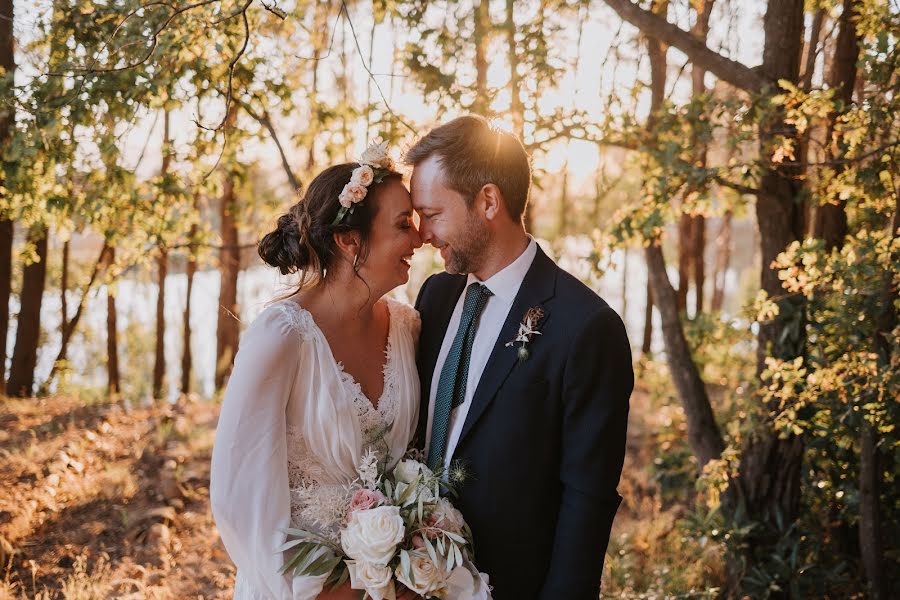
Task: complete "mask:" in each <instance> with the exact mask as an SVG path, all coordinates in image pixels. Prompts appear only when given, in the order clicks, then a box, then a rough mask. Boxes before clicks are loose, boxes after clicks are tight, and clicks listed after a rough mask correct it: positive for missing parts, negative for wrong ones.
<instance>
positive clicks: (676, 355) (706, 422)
mask: <svg viewBox="0 0 900 600" xmlns="http://www.w3.org/2000/svg"><path fill="white" fill-rule="evenodd" d="M645 254H646V257H647V266H648V267H649V268H650V272H649V276H650V285H651V287H652V289H653V303H654V304H655V305H656V308H657V309H658V310H659V314H660V316H661V317H662V331H663V340H664V341H665V344H666V361H667V362H668V364H669V372H670V373H671V374H672V380H673V381H674V382H675V387H676V389H677V390H678V397H679V398H680V400H681V404H682V406H683V407H684V416H685V420H686V421H687V428H688V443H689V444H690V446H691V451H692V452H693V453H694V456H695V457H696V458H697V462H698V463H699V465H698V466H699V467H700V468H703V465H705V464H706V463H707V462H709V461H710V460H713V459H717V458H719V457H720V456H721V455H722V451H723V450H724V449H725V443H724V441H723V440H722V433H721V432H720V431H719V426H718V425H717V424H716V420H715V417H714V416H713V410H712V405H711V404H710V401H709V395H708V394H707V393H706V386H705V385H704V383H703V380H702V379H701V378H700V372H699V371H698V370H697V365H696V364H695V363H694V360H693V358H692V354H691V348H690V346H688V343H687V339H686V338H685V336H684V329H682V326H681V317H680V315H679V313H678V310H677V306H676V302H675V289H674V288H673V287H672V284H671V283H670V282H669V276H668V275H667V274H666V261H665V258H664V257H663V253H662V248H661V247H660V245H659V244H658V243H655V244H652V245H651V246H650V247H649V248H647V249H646V250H645Z"/></svg>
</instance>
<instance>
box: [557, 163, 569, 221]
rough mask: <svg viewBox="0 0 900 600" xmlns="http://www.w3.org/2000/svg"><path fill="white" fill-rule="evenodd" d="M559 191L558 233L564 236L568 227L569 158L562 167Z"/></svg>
mask: <svg viewBox="0 0 900 600" xmlns="http://www.w3.org/2000/svg"><path fill="white" fill-rule="evenodd" d="M561 188H562V189H561V190H560V193H559V235H560V236H564V235H566V232H567V230H568V228H569V223H568V215H569V160H568V159H566V163H565V164H564V165H563V168H562V184H561Z"/></svg>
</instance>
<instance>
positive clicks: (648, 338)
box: [641, 264, 653, 358]
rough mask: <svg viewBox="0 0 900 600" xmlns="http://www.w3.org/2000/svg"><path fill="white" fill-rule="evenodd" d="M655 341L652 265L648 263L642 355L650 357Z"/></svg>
mask: <svg viewBox="0 0 900 600" xmlns="http://www.w3.org/2000/svg"><path fill="white" fill-rule="evenodd" d="M652 342H653V290H652V289H651V286H650V265H649V264H648V265H647V294H646V301H645V302H644V339H643V340H641V355H642V356H643V357H644V358H650V350H651V347H650V346H651V344H652Z"/></svg>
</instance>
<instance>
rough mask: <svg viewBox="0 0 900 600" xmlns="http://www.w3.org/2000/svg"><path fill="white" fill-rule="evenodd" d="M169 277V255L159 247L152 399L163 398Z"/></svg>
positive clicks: (163, 248)
mask: <svg viewBox="0 0 900 600" xmlns="http://www.w3.org/2000/svg"><path fill="white" fill-rule="evenodd" d="M168 275H169V253H168V251H166V249H165V247H163V246H160V247H159V256H158V257H157V259H156V285H157V288H158V293H157V294H156V345H155V352H154V362H153V397H154V398H155V399H159V398H162V397H163V394H164V390H163V384H164V383H165V378H166V278H167V277H168Z"/></svg>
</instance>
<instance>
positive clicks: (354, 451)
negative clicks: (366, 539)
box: [210, 146, 422, 600]
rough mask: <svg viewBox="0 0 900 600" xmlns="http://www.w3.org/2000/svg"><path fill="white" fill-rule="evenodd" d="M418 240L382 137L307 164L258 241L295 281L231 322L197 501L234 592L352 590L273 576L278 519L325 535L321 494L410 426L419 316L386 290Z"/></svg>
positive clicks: (258, 595)
mask: <svg viewBox="0 0 900 600" xmlns="http://www.w3.org/2000/svg"><path fill="white" fill-rule="evenodd" d="M367 155H368V156H367ZM421 245H422V241H421V239H420V238H419V233H418V231H417V230H416V227H415V225H414V224H413V220H412V203H411V201H410V195H409V192H408V191H407V190H406V187H405V186H404V184H403V182H402V178H401V176H400V174H399V173H397V172H396V171H394V170H393V164H392V163H391V161H390V159H389V158H388V157H387V155H386V154H385V153H384V147H383V146H381V147H375V149H374V150H373V149H370V150H368V151H367V152H366V154H364V155H363V157H362V159H361V163H346V164H340V165H335V166H333V167H330V168H328V169H326V170H324V171H323V172H322V173H320V174H319V175H318V176H317V177H316V178H315V179H313V181H312V182H311V183H310V185H309V188H308V189H307V190H306V193H305V194H304V196H303V199H302V200H301V201H300V202H298V203H297V204H296V205H294V206H293V207H291V209H290V212H289V213H288V214H286V215H283V216H281V217H280V218H279V219H278V226H277V228H276V229H275V231H273V232H271V233H269V234H268V235H266V236H265V237H264V238H263V239H262V241H261V242H260V244H259V254H260V256H261V257H262V259H263V260H264V261H265V262H266V263H268V264H269V265H271V266H273V267H277V268H278V269H280V271H281V273H282V274H288V273H299V274H300V278H301V285H300V287H299V289H298V290H297V292H296V293H294V294H293V295H291V296H289V297H287V298H284V299H282V300H280V301H277V302H274V303H273V304H271V305H270V306H268V307H267V308H266V309H265V310H264V311H263V312H262V314H261V315H260V316H259V317H258V318H257V319H256V320H255V321H254V322H253V324H252V325H251V326H250V327H249V329H248V330H247V331H246V332H245V333H244V335H243V337H242V339H241V345H240V351H239V352H238V354H237V357H236V359H235V365H234V371H233V373H232V375H231V379H230V381H229V383H228V388H227V390H226V392H225V399H224V401H223V404H222V412H221V415H220V417H219V424H218V428H217V433H216V441H215V447H214V449H213V456H212V472H211V476H210V499H211V505H212V511H213V515H214V516H215V521H216V525H217V526H218V529H219V533H220V535H221V537H222V541H223V542H224V544H225V548H226V549H227V550H228V554H229V555H230V556H231V559H232V560H233V561H234V563H235V564H236V565H237V567H238V573H237V578H236V581H235V589H234V597H235V598H236V599H238V600H247V599H254V600H256V599H266V600H268V599H278V600H281V599H292V600H307V599H314V598H318V599H342V598H358V597H359V592H357V591H355V590H351V589H350V587H349V585H350V584H349V583H345V584H343V585H342V586H339V587H337V588H332V589H327V590H323V585H324V581H325V576H323V577H292V576H289V575H282V574H280V573H279V571H280V569H281V567H282V565H283V564H284V559H285V557H284V555H283V554H282V553H280V552H276V551H275V550H276V549H277V548H278V547H279V546H280V545H282V543H283V542H284V540H285V537H286V534H285V529H287V528H288V527H297V528H301V529H306V530H314V531H317V532H320V533H322V534H324V535H328V536H332V537H334V536H335V535H337V522H338V519H337V518H335V515H334V514H333V511H332V510H331V508H332V507H333V506H335V502H334V501H333V499H334V498H335V497H336V496H337V497H340V495H341V494H343V493H344V486H345V485H346V484H348V483H349V482H350V481H352V480H353V479H354V478H355V477H356V465H357V464H358V461H359V458H360V457H361V455H362V454H363V453H364V452H365V451H367V450H370V449H371V450H374V451H375V452H377V453H379V455H380V456H381V457H383V458H384V459H386V460H387V462H388V464H389V465H393V464H394V463H395V462H396V461H398V460H399V459H400V458H401V457H402V455H403V454H404V452H405V451H406V448H407V446H408V444H409V442H410V440H411V438H412V436H413V435H414V432H415V431H414V430H415V427H416V422H417V412H418V406H419V380H418V375H417V373H416V364H415V346H416V343H417V339H418V334H419V333H418V332H419V329H420V321H419V316H418V313H417V312H416V311H415V310H414V309H413V308H412V307H410V306H408V305H406V304H402V303H399V302H396V301H394V300H392V299H390V298H387V297H386V296H385V294H386V293H387V292H388V291H390V290H391V289H393V288H395V287H396V286H398V285H401V284H403V283H406V281H407V280H408V278H409V260H410V258H411V257H412V254H413V251H414V250H415V249H416V248H418V247H420V246H421ZM413 597H414V595H413V594H412V593H411V592H409V591H408V590H406V591H405V593H404V594H403V595H398V598H413Z"/></svg>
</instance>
